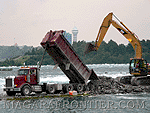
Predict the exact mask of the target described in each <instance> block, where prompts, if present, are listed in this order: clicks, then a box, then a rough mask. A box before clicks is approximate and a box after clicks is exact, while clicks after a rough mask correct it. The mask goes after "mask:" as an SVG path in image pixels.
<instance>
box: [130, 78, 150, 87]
mask: <svg viewBox="0 0 150 113" xmlns="http://www.w3.org/2000/svg"><path fill="white" fill-rule="evenodd" d="M131 84H132V85H137V86H138V85H146V86H147V85H150V76H140V77H132V79H131Z"/></svg>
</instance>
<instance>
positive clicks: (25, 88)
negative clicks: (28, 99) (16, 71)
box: [21, 85, 31, 96]
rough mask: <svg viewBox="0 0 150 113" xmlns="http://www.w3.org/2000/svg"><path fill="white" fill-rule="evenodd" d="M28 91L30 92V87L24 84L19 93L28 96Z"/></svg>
mask: <svg viewBox="0 0 150 113" xmlns="http://www.w3.org/2000/svg"><path fill="white" fill-rule="evenodd" d="M30 93H31V88H30V87H29V86H28V85H26V86H24V87H23V88H22V89H21V95H22V96H29V95H30Z"/></svg>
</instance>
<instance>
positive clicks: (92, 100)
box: [0, 64, 150, 113]
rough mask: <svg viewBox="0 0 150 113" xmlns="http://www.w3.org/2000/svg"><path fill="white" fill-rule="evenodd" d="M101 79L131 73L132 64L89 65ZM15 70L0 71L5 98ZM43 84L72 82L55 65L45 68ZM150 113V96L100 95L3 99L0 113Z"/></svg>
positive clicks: (1, 91)
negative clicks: (5, 87) (8, 81)
mask: <svg viewBox="0 0 150 113" xmlns="http://www.w3.org/2000/svg"><path fill="white" fill-rule="evenodd" d="M87 66H88V67H89V68H90V69H93V70H94V71H95V73H96V74H97V75H98V76H107V77H113V78H115V77H118V76H125V75H130V74H129V70H128V67H129V64H92V65H87ZM11 68H13V70H12V71H0V94H1V96H3V95H5V92H3V90H2V88H3V87H4V86H3V85H4V83H5V79H4V77H6V76H15V75H16V74H17V70H18V69H19V68H20V67H15V66H14V67H11ZM40 81H41V83H43V82H46V83H69V79H68V78H67V77H66V76H65V75H64V73H63V72H62V71H61V70H60V69H59V67H58V68H57V69H54V66H52V65H47V66H42V67H41V71H40ZM8 112H11V113H116V112H122V113H128V112H131V113H141V112H142V113H150V93H136V94H101V95H93V96H80V97H59V98H58V97H57V98H40V99H32V100H31V99H30V100H15V101H9V100H7V101H6V100H3V99H2V100H1V101H0V113H8Z"/></svg>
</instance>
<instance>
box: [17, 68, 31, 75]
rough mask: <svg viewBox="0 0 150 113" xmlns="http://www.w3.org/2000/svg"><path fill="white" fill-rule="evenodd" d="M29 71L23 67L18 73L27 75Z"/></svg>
mask: <svg viewBox="0 0 150 113" xmlns="http://www.w3.org/2000/svg"><path fill="white" fill-rule="evenodd" d="M28 71H29V70H27V69H21V70H19V71H18V75H27V74H28Z"/></svg>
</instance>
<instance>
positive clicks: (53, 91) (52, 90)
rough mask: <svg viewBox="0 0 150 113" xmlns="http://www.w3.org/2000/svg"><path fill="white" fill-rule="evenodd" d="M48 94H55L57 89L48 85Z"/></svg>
mask: <svg viewBox="0 0 150 113" xmlns="http://www.w3.org/2000/svg"><path fill="white" fill-rule="evenodd" d="M46 93H47V94H54V93H55V87H54V85H48V86H47V90H46Z"/></svg>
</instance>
